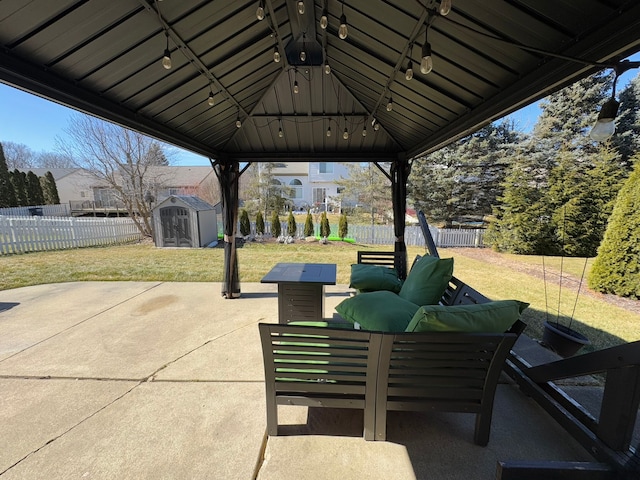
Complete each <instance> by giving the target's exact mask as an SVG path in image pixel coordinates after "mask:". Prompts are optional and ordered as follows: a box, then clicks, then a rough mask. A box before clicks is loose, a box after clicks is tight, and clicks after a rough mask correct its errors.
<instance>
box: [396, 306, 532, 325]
mask: <svg viewBox="0 0 640 480" xmlns="http://www.w3.org/2000/svg"><path fill="white" fill-rule="evenodd" d="M528 306H529V304H528V303H524V302H519V301H517V300H499V301H495V302H488V303H480V304H477V305H454V306H452V307H449V306H444V305H425V306H422V307H420V308H419V309H418V311H417V312H416V314H415V315H414V316H413V318H412V319H411V322H410V323H409V325H408V326H407V328H406V330H405V331H406V332H471V333H473V332H483V333H503V332H505V331H507V330H509V328H510V327H511V325H513V324H514V323H515V322H516V320H518V318H520V314H521V313H522V311H523V310H524V309H525V308H527V307H528Z"/></svg>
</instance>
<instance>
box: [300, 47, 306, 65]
mask: <svg viewBox="0 0 640 480" xmlns="http://www.w3.org/2000/svg"><path fill="white" fill-rule="evenodd" d="M302 48H303V49H304V47H302ZM306 60H307V52H305V51H304V50H301V51H300V61H301V62H304V61H306Z"/></svg>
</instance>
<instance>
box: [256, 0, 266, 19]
mask: <svg viewBox="0 0 640 480" xmlns="http://www.w3.org/2000/svg"><path fill="white" fill-rule="evenodd" d="M256 17H257V19H258V20H264V0H260V1H259V2H258V9H257V10H256Z"/></svg>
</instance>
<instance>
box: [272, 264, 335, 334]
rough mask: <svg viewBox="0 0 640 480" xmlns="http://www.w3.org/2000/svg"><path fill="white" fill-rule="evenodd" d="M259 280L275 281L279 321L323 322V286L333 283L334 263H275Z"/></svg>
mask: <svg viewBox="0 0 640 480" xmlns="http://www.w3.org/2000/svg"><path fill="white" fill-rule="evenodd" d="M260 282H261V283H277V284H278V323H289V322H292V321H296V320H304V321H322V319H323V318H324V286H325V285H335V284H336V265H335V264H334V263H278V264H276V265H275V266H274V267H273V268H272V269H271V271H270V272H269V273H267V274H266V275H265V276H264V277H263V278H262V280H260Z"/></svg>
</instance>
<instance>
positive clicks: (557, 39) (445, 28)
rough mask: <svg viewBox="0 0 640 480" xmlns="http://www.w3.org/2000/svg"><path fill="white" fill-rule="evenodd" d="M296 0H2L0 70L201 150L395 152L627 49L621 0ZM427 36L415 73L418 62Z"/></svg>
mask: <svg viewBox="0 0 640 480" xmlns="http://www.w3.org/2000/svg"><path fill="white" fill-rule="evenodd" d="M259 3H264V8H265V18H264V19H263V20H261V21H260V20H258V19H257V17H256V9H257V7H258V5H259ZM298 3H299V2H296V1H285V0H266V1H264V2H259V1H258V0H253V1H239V0H233V1H210V0H179V1H178V0H164V1H152V0H117V1H116V0H60V1H55V2H51V1H49V0H32V1H24V0H2V2H0V44H1V48H0V81H3V82H6V83H8V84H10V85H14V86H16V87H18V88H22V89H25V90H27V91H30V92H33V93H36V94H38V95H42V96H44V97H47V98H50V99H52V100H54V101H57V102H60V103H63V104H65V105H69V106H72V107H75V108H78V109H80V110H82V111H85V112H87V113H91V114H95V115H98V116H100V117H102V118H105V119H107V120H112V121H115V122H117V123H119V124H122V125H124V126H127V127H130V128H133V129H136V130H139V131H142V132H144V133H147V134H150V135H152V136H154V137H157V138H159V139H161V140H164V141H167V142H169V143H173V144H175V145H178V146H180V147H183V148H186V149H188V150H191V151H194V152H196V153H199V154H202V155H205V156H208V157H211V158H215V159H225V158H226V159H236V160H238V159H239V160H242V161H247V160H249V161H250V160H282V159H285V158H286V159H287V160H288V161H296V160H301V161H309V160H314V159H326V160H327V161H372V160H393V159H395V158H398V157H402V158H413V157H416V156H420V155H423V154H425V153H428V152H430V151H434V150H435V149H438V148H440V147H442V146H443V145H444V144H446V143H448V142H450V141H451V140H452V139H455V138H458V137H460V136H463V135H465V134H467V133H470V132H471V131H473V130H475V129H477V128H478V127H480V126H481V125H483V124H485V123H487V122H489V121H492V120H495V119H497V118H500V117H502V116H504V115H505V114H507V113H509V112H512V111H514V110H516V109H518V108H520V107H522V106H524V105H526V104H528V103H531V102H532V101H534V100H536V99H538V98H541V97H543V96H544V95H546V94H548V93H550V92H551V91H553V90H555V89H558V88H560V87H562V86H564V85H566V84H569V83H571V82H574V81H576V80H577V79H579V78H581V77H584V76H585V75H587V74H589V73H592V72H593V71H595V70H596V69H597V68H601V67H597V66H596V67H594V66H593V65H592V64H591V63H589V62H602V63H607V64H613V63H615V62H616V61H617V60H619V59H621V58H624V57H626V56H628V55H629V54H631V53H634V52H636V51H637V50H639V49H640V2H637V1H635V0H634V1H625V0H581V1H579V2H576V1H574V0H553V1H548V0H486V1H482V2H478V1H474V0H453V8H452V10H451V12H450V13H449V14H448V15H447V16H442V15H440V14H439V13H438V8H439V4H440V2H438V1H434V0H396V1H385V0H346V1H345V2H339V1H335V0H319V1H311V0H304V2H302V3H303V4H304V10H305V13H304V14H302V15H301V14H300V13H299V12H298V9H297V4H298ZM324 8H326V9H327V17H328V28H327V29H326V30H323V29H322V28H320V26H319V20H320V17H321V15H322V13H323V9H324ZM343 12H344V15H345V16H346V19H347V24H348V36H347V38H346V39H344V40H342V39H340V38H339V37H338V25H339V19H340V16H341V15H342V13H343ZM427 25H428V31H427ZM425 32H427V33H426V35H425ZM167 36H168V37H167ZM425 36H427V38H428V41H429V43H430V44H431V47H432V57H433V65H434V67H433V71H432V72H431V73H429V74H428V75H424V74H422V73H420V71H419V68H418V66H419V64H420V57H421V50H422V44H423V43H424V42H425ZM167 38H168V44H169V50H170V51H171V61H172V68H171V69H170V70H166V69H164V68H163V67H162V65H161V59H162V56H163V52H164V50H165V47H166V43H167ZM274 47H275V48H277V49H278V51H279V52H280V54H281V56H282V59H281V61H280V62H279V63H276V62H274V59H273V52H274ZM301 50H305V52H306V53H307V58H306V60H305V61H301V60H300V51H301ZM566 57H572V58H574V57H575V58H579V59H584V60H587V61H588V62H587V63H581V62H576V61H571V60H568V59H567V58H566ZM409 60H411V61H412V62H413V66H414V70H415V74H414V77H413V79H412V80H410V81H408V80H406V79H405V70H406V68H407V66H408V65H407V64H408V61H409ZM327 63H328V64H329V65H330V67H331V73H330V74H329V75H327V74H325V73H324V66H325V65H326V64H327ZM296 81H297V82H298V84H299V93H293V85H294V82H296ZM210 93H213V94H214V100H215V105H213V106H209V104H208V103H207V97H208V96H209V94H210ZM390 98H392V99H393V109H392V110H391V111H387V109H386V105H387V103H388V101H389V99H390ZM374 119H375V121H376V122H377V123H378V124H379V125H380V128H379V130H377V131H375V130H374V129H373V124H372V121H373V120H374ZM237 120H240V122H241V127H240V128H237V127H236V121H237ZM365 126H366V128H367V133H368V134H367V135H366V136H363V135H362V130H363V129H364V127H365ZM329 127H330V128H331V131H332V135H331V136H330V137H328V136H327V135H326V131H327V129H328V128H329ZM345 128H346V129H347V131H348V132H349V134H350V136H349V138H348V139H347V140H345V139H343V136H342V133H343V132H344V130H345ZM280 129H282V136H280V135H279V130H280Z"/></svg>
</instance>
